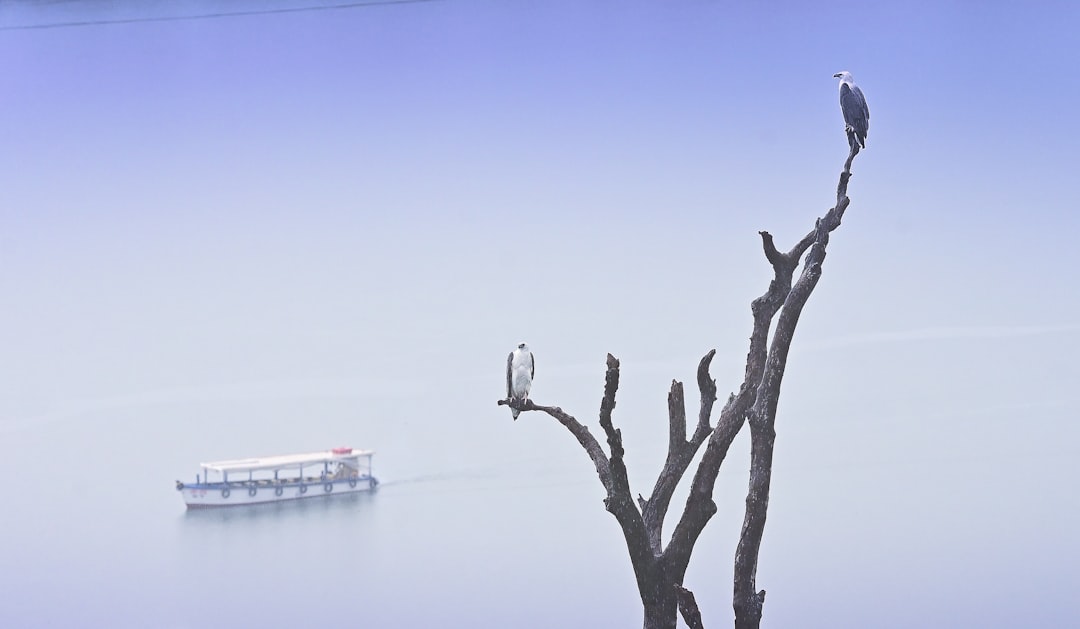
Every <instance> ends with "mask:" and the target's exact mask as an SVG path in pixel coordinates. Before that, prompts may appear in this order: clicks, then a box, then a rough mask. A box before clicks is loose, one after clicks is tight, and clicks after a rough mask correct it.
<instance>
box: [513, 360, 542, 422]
mask: <svg viewBox="0 0 1080 629" xmlns="http://www.w3.org/2000/svg"><path fill="white" fill-rule="evenodd" d="M535 373H536V363H535V362H533V355H532V352H530V351H529V346H528V345H526V344H525V343H519V344H518V346H517V349H515V350H514V351H512V352H510V355H509V356H507V357H506V397H507V399H509V400H514V401H517V402H524V401H526V400H528V399H529V390H530V389H532V380H533V375H534V374H535ZM510 412H511V413H513V414H514V419H515V420H516V419H517V418H518V414H519V413H521V411H519V410H518V409H516V408H511V409H510Z"/></svg>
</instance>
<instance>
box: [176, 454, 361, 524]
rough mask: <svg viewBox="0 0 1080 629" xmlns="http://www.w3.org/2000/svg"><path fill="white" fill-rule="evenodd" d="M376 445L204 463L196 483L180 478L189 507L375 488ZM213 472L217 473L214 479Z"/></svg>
mask: <svg viewBox="0 0 1080 629" xmlns="http://www.w3.org/2000/svg"><path fill="white" fill-rule="evenodd" d="M374 454H375V453H374V452H373V451H371V450H353V449H352V448H334V449H333V450H326V451H323V452H311V453H309V454H287V455H284V456H268V457H263V458H257V459H236V460H233V461H217V462H215V463H203V464H201V465H200V467H202V473H201V474H197V475H196V476H195V482H194V483H190V484H189V483H182V482H180V481H176V490H177V491H179V492H180V495H181V496H183V498H184V502H185V503H187V506H188V508H189V509H191V508H196V507H230V506H236V505H251V504H261V503H266V502H283V501H286V500H298V499H300V498H314V497H316V496H319V497H325V496H333V495H339V494H353V493H359V492H366V491H372V490H374V489H375V487H377V486H378V484H379V481H378V480H376V478H375V477H374V476H372V475H371V457H372V455H374ZM211 474H213V475H214V478H213V480H211Z"/></svg>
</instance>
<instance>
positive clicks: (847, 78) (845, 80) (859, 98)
mask: <svg viewBox="0 0 1080 629" xmlns="http://www.w3.org/2000/svg"><path fill="white" fill-rule="evenodd" d="M833 77H834V78H837V79H840V111H842V112H844V124H845V129H846V130H847V132H848V133H849V134H851V133H854V134H855V139H856V140H857V141H858V142H859V146H860V147H862V148H866V132H867V131H869V130H870V109H869V108H868V107H867V106H866V97H865V96H863V93H862V90H860V89H859V86H858V85H855V81H854V79H852V78H851V73H850V72H847V71H846V70H845V71H844V72H837V73H836V74H834V75H833Z"/></svg>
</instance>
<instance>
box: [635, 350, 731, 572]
mask: <svg viewBox="0 0 1080 629" xmlns="http://www.w3.org/2000/svg"><path fill="white" fill-rule="evenodd" d="M715 355H716V350H711V351H709V353H708V354H706V355H705V356H704V357H703V358H702V359H701V362H699V363H698V371H697V381H698V388H699V389H700V391H701V408H700V409H699V411H698V423H697V427H696V428H695V429H694V434H693V435H692V436H691V437H690V440H689V441H687V439H686V404H685V400H684V397H683V386H682V383H681V382H677V381H674V380H673V381H672V382H671V392H670V393H668V418H669V427H668V453H667V459H666V460H665V461H664V467H663V469H662V470H661V471H660V475H659V476H657V478H656V485H655V486H654V487H653V491H652V495H651V496H650V497H649V499H648V500H647V501H644V505H643V506H642V510H641V511H642V517H643V518H644V521H645V530H646V532H647V533H648V535H649V545H650V546H651V547H652V549H653V552H654V553H656V554H660V553H661V551H662V548H661V543H660V539H661V534H662V529H663V527H664V518H665V517H666V516H667V511H668V507H669V505H670V504H671V496H672V494H674V493H675V488H676V487H677V486H678V485H679V482H681V481H682V477H683V474H685V473H686V469H687V468H688V467H689V466H690V461H692V460H693V459H694V456H695V455H696V454H697V451H698V450H699V449H700V448H701V444H703V443H705V439H707V438H708V436H709V432H710V427H709V416H710V415H712V407H713V404H714V403H715V402H716V381H715V380H713V379H712V377H710V376H709V366H710V365H711V364H712V359H713V356H715ZM680 574H681V572H680ZM680 578H681V577H680Z"/></svg>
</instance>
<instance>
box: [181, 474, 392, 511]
mask: <svg viewBox="0 0 1080 629" xmlns="http://www.w3.org/2000/svg"><path fill="white" fill-rule="evenodd" d="M378 486H379V481H377V480H376V479H375V477H373V476H361V477H354V478H339V479H326V480H320V479H313V480H310V481H305V482H284V483H244V482H240V483H199V484H192V485H184V486H181V487H179V490H180V494H181V495H182V496H183V498H184V502H185V503H186V504H187V506H188V508H189V509H201V508H207V507H238V506H243V505H257V504H268V503H271V502H287V501H290V500H301V499H304V498H323V497H328V496H339V495H341V494H359V493H367V492H371V491H374V490H375V488H376V487H378Z"/></svg>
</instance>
